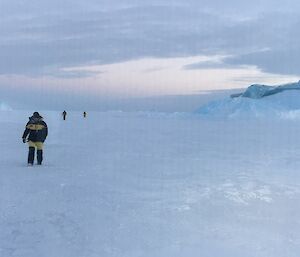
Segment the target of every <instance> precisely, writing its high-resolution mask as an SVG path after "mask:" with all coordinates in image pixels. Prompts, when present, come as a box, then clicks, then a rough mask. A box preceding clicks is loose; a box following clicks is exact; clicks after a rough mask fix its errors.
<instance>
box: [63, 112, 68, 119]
mask: <svg viewBox="0 0 300 257" xmlns="http://www.w3.org/2000/svg"><path fill="white" fill-rule="evenodd" d="M62 116H63V119H64V120H66V118H67V112H66V111H63V113H62Z"/></svg>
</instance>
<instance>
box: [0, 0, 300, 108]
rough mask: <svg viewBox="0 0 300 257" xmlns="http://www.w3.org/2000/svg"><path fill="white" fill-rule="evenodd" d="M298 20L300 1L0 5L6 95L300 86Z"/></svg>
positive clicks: (15, 0) (36, 0)
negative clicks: (254, 84) (265, 84)
mask: <svg viewBox="0 0 300 257" xmlns="http://www.w3.org/2000/svg"><path fill="white" fill-rule="evenodd" d="M299 14H300V2H299V1H297V0H286V1H276V0H265V1H263V0H260V1H259V0H252V1H242V0H228V1H224V0H184V1H183V0H147V1H142V0H85V1H79V0H72V1H71V0H63V1H62V0H30V1H25V0H22V1H21V0H1V1H0V34H1V37H0V94H1V95H2V101H8V102H19V101H22V98H23V96H24V95H26V96H27V95H28V97H30V96H34V95H36V96H37V97H39V98H40V97H43V98H44V101H47V100H49V102H51V101H52V103H53V101H54V99H56V101H54V102H56V103H57V104H59V105H60V106H63V104H64V103H63V99H71V100H70V101H72V99H75V98H76V97H79V99H80V97H84V99H90V100H91V99H92V98H93V99H108V98H114V99H116V98H128V97H149V96H159V95H190V94H197V93H198V92H200V91H201V90H212V89H226V88H242V87H246V86H247V85H249V84H252V83H267V84H268V83H269V84H276V83H277V84H278V83H284V82H289V81H295V80H298V78H299V77H300V76H299V75H300V71H299V67H300V48H299V45H300V35H299V33H298V31H299V26H300V15H299ZM66 97H67V98H66ZM97 97H98V98H97ZM76 99H77V98H76ZM0 100H1V99H0ZM32 101H35V100H34V98H33V99H32ZM87 101H89V100H87ZM95 101H98V100H95Z"/></svg>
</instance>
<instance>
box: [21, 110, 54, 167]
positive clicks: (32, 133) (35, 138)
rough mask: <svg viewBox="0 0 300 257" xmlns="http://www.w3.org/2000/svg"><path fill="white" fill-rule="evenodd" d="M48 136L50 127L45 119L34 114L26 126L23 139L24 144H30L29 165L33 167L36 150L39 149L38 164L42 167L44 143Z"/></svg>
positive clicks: (36, 113)
mask: <svg viewBox="0 0 300 257" xmlns="http://www.w3.org/2000/svg"><path fill="white" fill-rule="evenodd" d="M47 136H48V126H47V124H46V122H45V121H44V120H43V117H42V116H41V115H40V114H39V113H38V112H34V113H33V115H32V116H31V117H29V121H28V123H27V124H26V127H25V131H24V133H23V136H22V139H23V143H26V142H28V145H29V151H28V165H30V166H31V165H33V163H34V156H35V149H37V154H36V155H37V164H38V165H41V164H42V161H43V143H44V142H45V140H46V138H47Z"/></svg>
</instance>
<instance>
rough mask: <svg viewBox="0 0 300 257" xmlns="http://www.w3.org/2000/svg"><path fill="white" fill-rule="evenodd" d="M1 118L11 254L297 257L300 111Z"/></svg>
mask: <svg viewBox="0 0 300 257" xmlns="http://www.w3.org/2000/svg"><path fill="white" fill-rule="evenodd" d="M41 114H42V115H43V116H44V117H45V120H46V122H47V123H48V125H49V132H50V134H49V137H48V139H47V141H46V144H45V160H44V165H43V166H42V167H39V166H34V167H27V166H26V157H27V147H26V146H25V145H23V144H22V142H21V135H22V133H23V129H24V125H25V123H26V122H27V117H28V116H29V115H30V113H26V112H19V111H2V112H0V124H1V127H2V129H1V130H0V145H1V155H0V208H1V209H0V256H1V257H41V256H42V257H99V256H101V257H106V256H107V257H144V256H145V257H146V256H147V257H171V256H172V257H199V256H201V257H218V256H222V257H223V256H224V257H241V256H243V257H250V256H251V257H283V256H284V257H292V256H295V257H298V256H299V254H300V220H299V215H300V207H299V202H300V174H299V168H300V114H297V112H296V113H294V114H293V115H292V116H291V115H290V114H289V115H287V116H286V117H288V118H286V117H285V118H282V117H279V116H278V117H276V118H274V119H257V118H251V119H246V118H244V119H240V118H239V119H228V118H219V119H212V118H208V117H207V115H206V117H202V116H201V115H197V114H159V113H122V112H106V113H89V115H88V118H87V119H83V118H82V116H81V113H70V114H69V116H68V120H67V121H65V122H64V121H62V120H61V117H60V114H59V113H57V112H41Z"/></svg>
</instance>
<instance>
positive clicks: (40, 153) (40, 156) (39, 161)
mask: <svg viewBox="0 0 300 257" xmlns="http://www.w3.org/2000/svg"><path fill="white" fill-rule="evenodd" d="M42 161H43V150H37V164H38V165H41V164H42Z"/></svg>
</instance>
